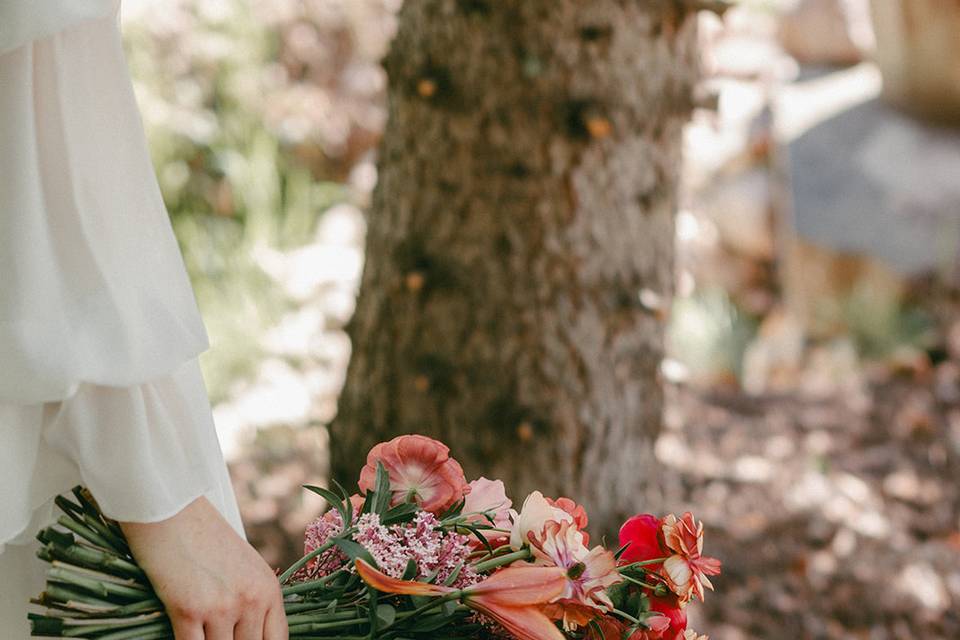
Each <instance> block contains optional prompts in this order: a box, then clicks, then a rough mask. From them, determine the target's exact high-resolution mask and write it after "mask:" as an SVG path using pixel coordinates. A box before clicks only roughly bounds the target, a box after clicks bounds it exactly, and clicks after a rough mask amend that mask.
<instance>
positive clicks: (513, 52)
mask: <svg viewBox="0 0 960 640" xmlns="http://www.w3.org/2000/svg"><path fill="white" fill-rule="evenodd" d="M399 20H400V25H399V32H398V34H397V36H396V40H395V41H394V43H393V47H392V50H391V53H390V55H389V56H388V58H387V60H386V62H385V65H386V68H387V73H388V76H389V81H390V86H389V122H388V125H387V128H386V135H385V136H384V139H383V142H382V146H381V149H380V173H379V183H378V186H377V189H376V193H375V196H374V204H373V210H372V212H371V214H370V221H369V231H368V238H367V253H366V255H367V258H366V259H367V262H366V268H365V270H364V274H363V280H362V284H361V293H360V298H359V301H358V303H357V310H356V314H355V317H354V320H353V322H352V325H351V328H350V333H351V337H352V339H353V344H354V353H353V358H352V361H351V364H350V368H349V372H348V375H347V382H346V386H345V390H344V392H343V395H342V397H341V401H340V415H339V417H338V419H337V420H336V422H335V424H334V426H333V433H332V458H333V473H334V477H336V478H338V479H341V480H344V481H345V482H346V483H349V484H350V485H353V484H354V483H355V477H356V474H357V471H358V469H359V468H360V465H361V464H362V462H363V456H364V455H365V453H366V452H367V450H368V449H369V448H370V447H371V446H372V445H373V444H375V443H376V442H378V441H381V440H384V439H388V438H391V437H393V436H395V435H398V434H401V433H412V432H417V433H424V434H427V435H431V436H433V437H436V438H439V439H441V440H443V441H444V442H446V443H447V444H449V445H450V447H451V449H452V452H453V455H454V456H455V457H456V458H457V459H458V460H459V461H460V462H461V463H462V464H463V465H464V468H465V469H466V472H467V476H468V477H477V476H478V475H481V474H482V475H486V476H488V477H494V478H501V479H503V480H504V481H505V482H506V483H507V487H508V492H509V493H510V494H511V495H512V496H513V497H514V499H515V500H516V501H519V500H521V499H522V498H523V496H524V495H526V493H527V492H529V491H531V490H533V489H540V490H542V491H543V492H544V493H545V494H546V495H554V496H557V495H567V496H570V497H572V498H574V499H576V500H578V501H583V502H584V503H586V505H587V506H588V507H589V510H590V514H591V517H592V520H593V522H594V527H593V530H594V531H595V532H601V531H603V532H609V531H611V530H613V529H614V527H615V523H616V522H617V521H618V520H619V519H620V518H621V517H623V516H625V515H627V514H629V513H633V512H635V511H637V510H639V509H644V508H645V507H646V506H648V505H645V504H644V500H645V498H646V497H647V496H649V495H650V492H649V488H650V487H651V486H655V484H656V471H655V469H654V456H653V442H654V438H655V437H656V435H657V433H658V431H659V429H660V423H661V410H662V393H661V389H660V388H659V385H658V380H657V376H658V367H659V364H660V361H661V359H662V355H663V346H662V337H663V319H664V318H663V313H662V311H663V310H662V309H660V308H658V305H657V304H656V301H657V300H658V299H659V300H668V299H669V297H670V294H671V290H672V278H673V274H672V269H673V221H674V210H675V208H676V200H677V198H676V196H677V180H678V171H679V156H680V145H681V127H682V125H683V123H684V122H685V120H686V119H687V118H688V116H689V113H690V111H691V102H692V100H691V95H692V86H693V83H694V82H695V80H696V78H697V60H696V55H695V43H694V40H695V20H694V19H693V17H692V15H688V14H687V12H686V11H685V10H684V9H683V8H682V7H681V3H679V2H675V1H672V0H671V1H666V0H663V1H655V0H643V1H639V0H408V1H407V2H406V3H405V4H404V7H403V9H402V11H401V14H400V18H399ZM517 506H519V505H517Z"/></svg>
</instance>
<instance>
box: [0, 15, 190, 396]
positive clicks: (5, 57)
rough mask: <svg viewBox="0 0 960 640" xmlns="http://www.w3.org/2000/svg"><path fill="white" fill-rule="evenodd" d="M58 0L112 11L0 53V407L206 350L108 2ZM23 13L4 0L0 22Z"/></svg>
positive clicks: (162, 370)
mask: <svg viewBox="0 0 960 640" xmlns="http://www.w3.org/2000/svg"><path fill="white" fill-rule="evenodd" d="M48 2H49V0H44V2H42V3H41V5H43V6H45V5H46V4H47V3H48ZM54 4H60V3H59V2H57V3H54ZM63 4H64V6H67V5H71V6H72V5H76V7H77V9H76V10H77V11H89V12H94V13H95V12H96V11H99V9H100V8H102V7H101V6H100V5H110V6H111V7H112V9H111V11H110V12H109V15H106V16H104V17H99V18H96V19H92V20H87V21H85V22H82V24H75V25H73V26H72V27H70V28H67V29H63V30H59V31H56V32H55V33H54V34H53V35H50V36H48V37H45V38H42V39H34V40H30V41H28V42H27V43H26V44H23V45H22V46H20V47H19V48H16V49H14V50H11V51H7V52H6V53H4V54H2V55H0V87H2V88H3V89H2V91H0V113H2V114H3V118H0V362H2V363H3V366H2V367H0V402H16V403H22V404H29V403H38V402H52V401H57V400H62V399H64V398H67V397H69V396H70V395H71V394H72V393H74V392H75V391H76V389H77V388H78V386H79V385H80V384H83V383H92V384H98V385H105V386H116V387H125V386H131V385H136V384H139V383H142V382H144V381H147V380H152V379H155V378H158V377H160V376H162V375H164V374H166V373H169V372H171V371H173V370H174V369H176V368H177V367H178V366H179V365H181V364H182V363H184V362H186V361H188V360H190V359H192V358H194V357H196V355H197V354H199V353H200V352H202V351H203V350H205V349H206V348H207V338H206V333H205V331H204V328H203V324H202V322H201V319H200V314H199V312H198V310H197V307H196V301H195V299H194V297H193V291H192V289H191V287H190V284H189V281H188V279H187V276H186V273H185V269H184V266H183V261H182V258H181V256H180V252H179V247H178V245H177V242H176V239H175V238H174V235H173V232H172V229H171V226H170V220H169V217H168V215H167V213H166V210H165V208H164V205H163V201H162V198H161V196H160V191H159V187H158V185H157V182H156V178H155V176H154V172H153V167H152V165H151V162H150V157H149V154H148V151H147V147H146V139H145V136H144V132H143V127H142V123H141V121H140V115H139V111H138V110H137V104H136V100H135V98H134V94H133V89H132V86H131V83H130V79H129V74H128V71H127V67H126V61H125V58H124V54H123V48H122V43H121V39H120V31H119V28H118V25H117V21H116V16H115V15H114V13H113V11H114V10H115V8H116V5H115V3H114V2H113V0H110V2H106V3H100V2H90V1H88V0H64V2H63ZM28 11H35V12H36V13H37V14H44V9H43V8H41V7H36V6H35V3H32V2H24V1H23V0H14V2H13V3H12V4H10V3H7V2H4V3H3V7H2V8H0V18H2V19H0V24H5V22H4V20H5V19H7V18H8V17H10V16H12V17H14V18H17V16H18V15H20V13H23V12H28ZM18 12H20V13H18ZM54 13H56V12H54ZM23 15H26V13H23ZM17 19H19V18H17ZM37 20H40V18H39V17H38V18H37ZM14 22H16V20H14ZM4 29H6V30H7V31H9V29H10V27H9V25H8V26H6V27H4ZM3 33H4V34H6V31H4V32H3ZM5 38H7V36H6V35H3V36H0V42H6V41H7V40H5Z"/></svg>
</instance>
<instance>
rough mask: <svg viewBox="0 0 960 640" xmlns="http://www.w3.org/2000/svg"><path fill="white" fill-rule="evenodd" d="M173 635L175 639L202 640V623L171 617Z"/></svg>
mask: <svg viewBox="0 0 960 640" xmlns="http://www.w3.org/2000/svg"><path fill="white" fill-rule="evenodd" d="M170 622H171V624H172V625H173V637H174V638H175V640H204V637H203V625H202V624H200V623H199V622H191V621H188V620H185V619H183V618H173V619H172V620H171V621H170Z"/></svg>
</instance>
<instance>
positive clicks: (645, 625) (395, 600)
mask: <svg viewBox="0 0 960 640" xmlns="http://www.w3.org/2000/svg"><path fill="white" fill-rule="evenodd" d="M306 488H307V489H309V490H310V491H313V492H315V493H317V494H319V495H321V496H322V497H323V498H324V499H326V500H327V501H328V502H329V503H330V506H331V508H330V509H329V510H328V511H327V512H326V513H325V514H324V515H323V516H321V517H320V518H319V519H318V520H316V521H315V522H313V523H312V524H311V525H310V526H309V527H308V528H307V531H306V535H305V555H304V556H303V557H302V558H301V559H300V560H298V561H297V562H296V563H294V564H293V566H291V567H290V568H289V569H287V570H286V571H284V572H283V573H282V574H280V576H279V580H280V582H281V583H282V586H283V594H284V603H285V608H286V614H287V621H288V624H289V627H290V637H291V638H299V639H301V640H306V639H308V638H342V639H344V640H346V639H351V640H353V639H356V640H362V639H365V638H367V639H381V638H383V639H386V638H396V639H397V640H419V639H427V638H447V639H451V640H452V639H468V638H476V639H484V638H487V639H490V638H517V639H520V640H565V639H573V638H577V639H585V640H586V639H590V640H626V639H630V640H655V639H662V640H706V636H700V635H697V634H696V633H695V632H694V631H692V630H690V629H687V620H686V614H685V611H684V609H685V607H686V605H687V604H688V603H689V602H690V601H691V600H693V599H695V598H698V599H701V600H702V599H703V596H704V589H705V588H708V589H712V588H713V587H712V585H711V584H710V580H709V578H708V576H712V575H716V574H718V573H719V572H720V562H719V561H718V560H716V559H714V558H710V557H707V556H704V555H702V550H703V526H702V524H700V523H699V522H698V521H697V520H695V519H694V517H693V516H692V515H691V514H690V513H685V514H683V516H681V517H679V518H678V517H676V516H674V515H668V516H666V517H664V518H657V517H655V516H653V515H649V514H641V515H637V516H634V517H633V518H630V519H629V520H628V521H627V522H626V523H624V525H623V527H622V528H621V530H620V546H619V548H618V549H616V550H610V549H606V548H604V547H603V546H600V545H597V546H592V547H591V546H590V536H589V534H588V533H587V531H586V527H587V514H586V511H585V510H584V508H583V507H582V506H580V505H578V504H576V503H574V502H573V501H572V500H570V499H567V498H559V499H556V500H552V499H550V498H546V497H544V496H543V495H542V494H541V493H540V492H536V491H535V492H533V493H532V494H530V495H529V496H527V497H526V498H525V499H524V501H523V503H522V505H521V506H520V509H519V510H515V509H513V508H512V507H513V504H512V502H511V500H510V499H509V498H508V497H507V495H506V492H505V488H504V485H503V482H501V481H499V480H488V479H486V478H480V479H478V480H474V481H473V482H470V483H468V482H467V481H466V479H465V477H464V474H463V470H462V468H461V467H460V465H459V464H458V463H457V461H456V460H454V459H453V458H451V457H450V455H449V449H448V448H447V447H446V446H444V445H443V444H442V443H440V442H437V441H436V440H432V439H430V438H427V437H424V436H420V435H407V436H400V437H398V438H395V439H394V440H391V441H390V442H385V443H381V444H378V445H377V446H375V447H374V448H373V449H372V450H371V451H370V453H369V454H368V456H367V464H366V466H365V467H364V468H363V470H362V471H361V472H360V480H359V493H357V494H353V495H351V494H350V493H349V492H347V491H346V490H344V489H343V488H342V487H340V486H339V485H337V484H336V483H334V488H333V489H326V488H322V487H306ZM73 495H74V498H75V499H74V500H72V499H69V498H66V497H61V498H60V499H59V500H58V504H59V506H60V508H61V509H62V510H63V512H64V515H63V516H62V517H61V518H60V519H59V521H58V526H57V527H51V528H48V529H45V530H44V531H42V532H41V533H40V534H39V535H38V538H39V539H40V541H41V542H42V543H43V545H44V546H43V548H42V549H41V551H40V554H39V555H40V557H41V558H42V559H43V560H45V561H47V562H49V563H50V568H49V571H48V574H47V586H46V590H45V591H44V592H43V593H42V594H41V595H40V596H39V597H38V598H37V599H36V600H35V601H34V603H35V604H38V605H41V606H44V607H46V612H45V613H43V614H30V619H31V621H32V627H33V635H34V636H55V637H70V638H97V639H98V640H134V639H136V640H160V639H169V638H172V637H173V634H172V631H171V627H170V624H169V621H168V619H167V617H166V614H165V613H164V609H163V604H162V603H161V602H160V601H159V600H158V599H157V597H156V594H155V593H154V591H153V589H152V587H151V586H150V582H149V580H148V579H147V577H146V575H145V574H144V573H143V571H142V570H141V569H140V568H139V567H138V566H137V564H136V561H135V560H134V558H133V556H132V555H131V554H130V550H129V548H128V547H127V544H126V542H125V541H124V539H123V534H122V532H121V530H120V528H119V526H117V524H116V523H114V522H112V521H111V520H109V519H107V518H105V517H104V516H103V514H102V513H101V512H100V511H99V509H98V508H97V505H96V502H94V500H93V497H92V496H90V495H89V494H88V493H87V492H86V491H84V490H83V489H76V490H74V492H73Z"/></svg>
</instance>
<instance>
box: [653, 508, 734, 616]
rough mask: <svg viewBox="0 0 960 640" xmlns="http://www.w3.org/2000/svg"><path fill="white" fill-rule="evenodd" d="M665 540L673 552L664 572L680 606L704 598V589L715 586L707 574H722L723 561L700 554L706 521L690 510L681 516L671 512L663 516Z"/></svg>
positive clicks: (665, 563)
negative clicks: (678, 597) (695, 517)
mask: <svg viewBox="0 0 960 640" xmlns="http://www.w3.org/2000/svg"><path fill="white" fill-rule="evenodd" d="M662 530H663V539H664V542H665V543H666V545H667V548H668V549H670V551H671V552H672V553H673V555H671V556H670V557H669V558H667V559H666V560H665V561H664V563H663V570H662V572H661V575H662V576H663V579H664V581H665V582H666V583H667V586H668V587H670V590H671V591H673V592H674V593H676V594H677V595H678V596H680V603H681V605H683V604H685V603H686V602H688V601H690V600H691V599H693V598H694V597H697V598H699V599H700V600H703V588H704V587H706V588H708V589H713V585H712V584H711V583H710V579H709V578H707V576H715V575H718V574H719V573H720V561H719V560H717V559H716V558H709V557H707V556H703V555H701V553H702V552H703V523H701V522H697V521H696V520H695V519H694V517H693V514H691V513H690V512H689V511H688V512H686V513H684V514H683V516H681V517H680V518H679V519H678V518H677V517H676V516H675V515H673V514H670V515H668V516H667V517H666V518H664V519H663V527H662Z"/></svg>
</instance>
